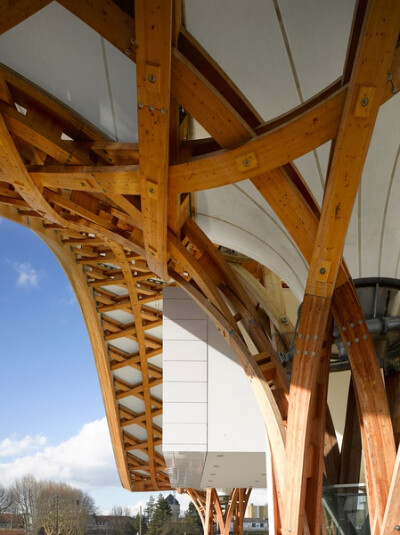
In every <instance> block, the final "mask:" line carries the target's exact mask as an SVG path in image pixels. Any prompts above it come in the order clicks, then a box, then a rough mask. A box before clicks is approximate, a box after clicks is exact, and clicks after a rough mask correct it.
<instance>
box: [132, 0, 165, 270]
mask: <svg viewBox="0 0 400 535" xmlns="http://www.w3.org/2000/svg"><path fill="white" fill-rule="evenodd" d="M135 22H136V40H137V48H136V73H137V75H136V76H137V98H138V134H139V160H140V190H141V208H142V217H143V235H144V243H145V249H146V255H147V258H148V263H149V266H150V268H151V269H152V271H154V272H155V273H157V275H159V276H160V277H161V278H163V279H165V280H167V217H168V216H167V209H168V195H167V192H168V169H169V126H170V124H169V122H170V100H171V48H172V43H171V41H172V0H166V1H163V2H160V1H159V0H138V1H136V2H135Z"/></svg>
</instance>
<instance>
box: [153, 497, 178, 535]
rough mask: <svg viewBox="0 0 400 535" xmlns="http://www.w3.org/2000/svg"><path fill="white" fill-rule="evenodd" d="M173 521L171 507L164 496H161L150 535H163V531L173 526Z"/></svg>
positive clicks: (155, 510)
mask: <svg viewBox="0 0 400 535" xmlns="http://www.w3.org/2000/svg"><path fill="white" fill-rule="evenodd" d="M171 519H172V511H171V507H170V505H169V503H168V502H167V500H166V499H165V498H164V496H163V495H162V494H160V495H159V496H158V500H157V503H156V506H155V509H154V513H153V516H152V520H151V523H150V525H149V530H148V532H147V533H148V535H163V533H164V531H163V530H165V528H166V526H168V525H170V524H171Z"/></svg>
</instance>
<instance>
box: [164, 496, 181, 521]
mask: <svg viewBox="0 0 400 535" xmlns="http://www.w3.org/2000/svg"><path fill="white" fill-rule="evenodd" d="M165 500H166V501H167V502H168V503H169V505H170V507H171V511H172V518H173V519H174V520H178V518H179V515H180V512H181V504H180V503H179V502H178V500H177V499H176V498H175V496H173V495H172V494H168V496H167V497H166V498H165Z"/></svg>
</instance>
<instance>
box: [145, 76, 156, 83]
mask: <svg viewBox="0 0 400 535" xmlns="http://www.w3.org/2000/svg"><path fill="white" fill-rule="evenodd" d="M147 79H148V81H149V82H151V83H152V84H155V83H156V77H155V75H154V74H149V76H148V78H147Z"/></svg>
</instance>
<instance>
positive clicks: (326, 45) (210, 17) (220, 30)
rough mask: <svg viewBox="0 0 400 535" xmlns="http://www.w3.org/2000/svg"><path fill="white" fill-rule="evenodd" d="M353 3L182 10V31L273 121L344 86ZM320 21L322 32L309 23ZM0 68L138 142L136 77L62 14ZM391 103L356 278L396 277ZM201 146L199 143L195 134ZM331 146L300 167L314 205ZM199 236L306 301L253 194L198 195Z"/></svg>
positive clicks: (301, 274) (380, 126)
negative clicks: (263, 269) (267, 272)
mask: <svg viewBox="0 0 400 535" xmlns="http://www.w3.org/2000/svg"><path fill="white" fill-rule="evenodd" d="M353 9H354V3H353V2H348V1H344V0H343V1H341V2H329V1H327V0H326V1H313V0H303V1H301V2H293V3H291V2H278V1H276V2H269V1H264V0H254V1H253V2H251V3H250V4H247V3H245V2H241V1H235V2H233V1H232V0H225V1H222V0H221V1H218V2H214V1H213V0H207V1H204V2H197V1H196V0H189V1H187V2H186V21H187V28H188V30H189V31H190V32H191V33H192V34H193V35H194V37H195V38H196V39H197V40H198V41H199V42H200V43H201V44H202V45H203V46H204V47H205V49H206V50H207V52H209V53H210V55H211V56H212V57H213V58H214V59H215V60H216V61H217V62H218V63H219V64H220V65H221V66H222V68H223V69H224V70H225V71H226V73H227V74H228V75H229V76H230V77H231V78H232V80H233V81H234V82H235V83H236V84H237V86H238V87H239V89H240V90H241V91H242V93H243V94H244V95H246V97H247V98H248V99H249V100H250V102H251V104H252V105H253V106H254V108H255V109H256V110H257V111H258V112H259V114H260V115H261V116H262V117H263V119H264V120H266V121H268V120H270V119H273V118H274V117H277V116H279V115H281V114H282V113H285V112H287V111H288V110H289V109H292V108H295V107H296V106H298V105H300V104H301V103H303V102H304V101H306V100H307V99H309V98H311V97H312V96H314V95H316V94H317V93H319V92H321V91H322V90H323V89H324V88H325V87H327V86H328V85H329V84H331V83H332V82H333V81H334V80H336V79H337V78H339V77H340V76H341V74H342V70H343V65H344V63H345V58H346V50H347V42H348V39H349V35H350V31H351V24H352V17H353ZM316 21H317V23H316ZM0 61H1V62H3V63H4V64H5V65H7V66H8V67H10V68H12V69H13V70H15V71H17V72H18V73H20V74H22V75H23V76H24V77H26V78H27V79H29V80H32V81H33V82H34V83H36V84H37V85H39V86H40V87H42V88H43V89H45V90H46V91H48V92H49V93H50V94H52V95H54V96H55V97H56V98H58V99H59V100H61V101H62V102H64V103H65V104H66V105H67V106H69V107H70V108H72V109H73V110H75V111H76V112H78V113H79V114H81V115H82V116H84V117H85V118H86V119H87V120H89V121H90V122H91V123H92V124H94V125H95V126H97V127H98V128H99V129H100V130H101V131H103V132H104V133H105V134H107V135H108V136H109V137H110V138H112V139H114V140H116V141H123V142H135V141H137V112H136V105H135V102H136V73H135V65H134V63H132V61H130V60H129V58H128V57H127V56H126V55H124V54H122V53H121V52H120V51H118V50H117V49H116V48H115V47H114V46H112V45H110V44H109V43H108V42H107V41H106V40H105V39H103V38H102V37H101V36H100V35H99V34H97V33H96V32H95V31H94V30H92V29H91V28H89V27H88V26H87V25H86V24H85V23H83V22H82V21H81V20H79V19H78V18H77V17H75V15H73V14H72V13H71V12H69V11H67V10H66V9H65V8H64V7H62V6H61V5H60V4H58V3H57V2H52V3H50V4H49V5H48V6H47V7H45V8H44V9H42V10H41V11H39V12H37V13H36V14H34V15H33V16H31V17H30V18H29V19H27V20H25V21H24V22H22V23H21V24H19V25H17V26H16V27H14V28H13V29H11V30H10V31H8V32H6V33H5V34H3V35H2V36H1V37H0ZM397 109H398V99H397V98H394V99H391V100H389V101H388V102H387V103H386V104H385V105H383V106H382V107H381V109H380V112H379V117H378V121H377V125H376V127H375V130H374V134H373V139H372V143H371V148H370V151H369V155H368V158H367V162H366V165H365V170H364V173H363V181H362V186H361V189H360V192H359V194H358V198H357V201H356V203H355V207H354V211H353V216H352V218H351V222H350V227H349V231H348V234H347V239H346V244H345V251H344V256H345V259H346V261H347V264H348V266H349V269H350V271H351V274H352V276H353V277H354V278H358V277H369V276H384V277H396V278H397V277H398V276H399V269H400V267H399V261H400V256H399V253H400V230H399V228H398V225H397V208H396V207H397V206H398V205H399V200H400V199H398V196H399V193H398V192H399V191H400V188H399V187H396V186H397V185H398V181H399V180H400V176H399V170H398V166H397V160H398V155H399V144H398V139H399V134H400V120H399V119H398V117H399V114H398V113H396V112H397ZM197 131H198V135H200V136H202V135H206V133H204V131H202V129H201V128H198V129H197ZM329 151H330V143H327V144H324V145H322V146H321V147H319V148H317V149H316V150H314V151H312V152H310V153H308V154H306V155H305V156H303V157H301V158H300V159H298V160H296V161H295V164H296V165H297V167H298V169H299V171H300V172H301V174H302V175H303V177H305V178H306V180H307V184H308V185H309V187H310V188H311V190H312V192H313V194H314V196H315V198H316V199H317V201H318V202H319V203H320V202H321V200H322V195H323V188H324V182H325V175H326V169H327V165H328V159H329ZM197 213H198V221H199V224H200V226H201V227H202V228H203V229H204V230H205V231H206V233H207V234H208V235H209V237H210V238H211V239H212V240H213V241H214V242H216V243H221V244H223V245H226V246H227V247H230V248H232V249H236V250H238V251H240V252H242V253H245V254H246V255H248V256H249V257H252V258H255V259H257V260H258V261H260V262H261V263H263V264H264V265H266V266H268V267H269V268H270V269H272V270H273V271H275V272H276V273H279V274H280V276H281V277H282V278H283V279H284V280H285V281H286V282H287V283H288V284H289V286H290V287H291V288H292V289H293V291H294V292H295V294H296V295H297V297H298V298H300V299H301V297H302V295H303V291H304V285H305V281H306V277H307V264H306V262H305V261H304V259H303V258H302V255H301V254H300V253H299V251H298V249H297V247H296V246H295V245H294V243H293V241H292V239H291V238H290V236H289V235H288V233H287V232H286V231H285V229H284V228H283V226H282V224H281V223H280V222H279V220H278V219H277V217H276V216H275V215H274V212H273V211H272V210H271V208H270V207H269V206H268V204H267V203H266V202H265V200H264V199H262V197H261V196H260V195H259V193H258V192H257V190H256V189H255V188H254V186H253V185H252V184H250V183H249V182H246V181H245V182H240V183H238V184H235V185H230V186H224V187H222V188H217V189H214V190H212V191H203V192H199V193H198V194H197Z"/></svg>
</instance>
